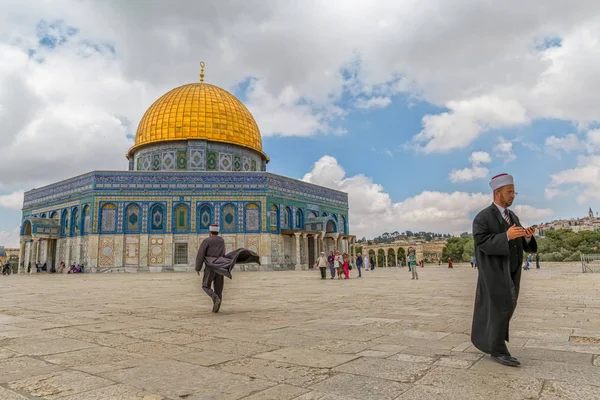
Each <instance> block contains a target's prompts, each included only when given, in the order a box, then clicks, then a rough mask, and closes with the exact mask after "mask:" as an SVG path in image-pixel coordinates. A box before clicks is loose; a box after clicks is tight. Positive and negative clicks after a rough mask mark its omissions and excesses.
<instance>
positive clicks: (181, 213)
mask: <svg viewBox="0 0 600 400" xmlns="http://www.w3.org/2000/svg"><path fill="white" fill-rule="evenodd" d="M188 219H189V211H188V207H187V206H186V205H185V204H180V205H178V206H177V207H176V208H175V232H186V231H187V230H188V225H189V224H188Z"/></svg>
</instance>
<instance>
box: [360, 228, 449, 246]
mask: <svg viewBox="0 0 600 400" xmlns="http://www.w3.org/2000/svg"><path fill="white" fill-rule="evenodd" d="M450 237H452V235H450V234H447V233H437V232H412V231H404V232H398V231H394V232H391V233H390V232H384V233H382V234H381V235H379V236H377V237H375V238H373V239H367V238H365V237H363V238H362V239H359V240H357V243H365V244H369V245H371V244H386V243H392V242H394V241H396V240H399V239H408V238H414V239H422V240H424V241H426V242H431V241H432V240H436V239H446V238H450Z"/></svg>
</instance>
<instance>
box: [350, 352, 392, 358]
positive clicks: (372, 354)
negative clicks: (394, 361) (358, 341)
mask: <svg viewBox="0 0 600 400" xmlns="http://www.w3.org/2000/svg"><path fill="white" fill-rule="evenodd" d="M394 354H396V353H395V352H393V351H379V350H364V351H361V352H360V353H358V354H357V356H358V357H375V358H388V357H390V356H393V355H394Z"/></svg>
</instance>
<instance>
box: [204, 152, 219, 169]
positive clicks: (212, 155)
mask: <svg viewBox="0 0 600 400" xmlns="http://www.w3.org/2000/svg"><path fill="white" fill-rule="evenodd" d="M206 169H207V170H210V171H215V170H216V169H217V153H216V152H214V151H209V152H208V155H207V156H206Z"/></svg>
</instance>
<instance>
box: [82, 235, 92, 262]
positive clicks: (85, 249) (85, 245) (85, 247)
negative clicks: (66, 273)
mask: <svg viewBox="0 0 600 400" xmlns="http://www.w3.org/2000/svg"><path fill="white" fill-rule="evenodd" d="M89 247H90V246H89V241H88V240H83V241H82V242H81V252H82V253H83V254H82V255H81V262H82V263H83V264H84V265H88V264H89V262H90V258H89V256H88V254H89Z"/></svg>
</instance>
